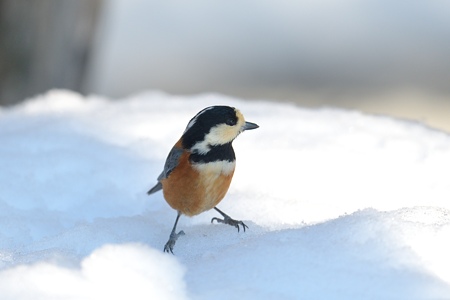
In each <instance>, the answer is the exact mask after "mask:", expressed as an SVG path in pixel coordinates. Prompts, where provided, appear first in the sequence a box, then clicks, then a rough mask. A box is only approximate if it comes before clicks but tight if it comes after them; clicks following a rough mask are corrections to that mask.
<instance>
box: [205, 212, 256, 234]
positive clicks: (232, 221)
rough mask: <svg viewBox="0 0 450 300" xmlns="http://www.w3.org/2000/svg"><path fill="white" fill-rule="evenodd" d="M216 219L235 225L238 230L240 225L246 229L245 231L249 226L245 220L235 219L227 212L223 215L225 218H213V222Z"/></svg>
mask: <svg viewBox="0 0 450 300" xmlns="http://www.w3.org/2000/svg"><path fill="white" fill-rule="evenodd" d="M214 221H217V223H223V224H228V225H231V226H234V227H236V228H237V230H238V232H239V225H241V226H242V228H243V229H244V232H245V228H248V226H247V225H245V224H244V222H242V221H237V220H234V219H232V218H230V217H229V216H227V215H225V214H224V216H223V219H219V218H212V219H211V223H213V222H214Z"/></svg>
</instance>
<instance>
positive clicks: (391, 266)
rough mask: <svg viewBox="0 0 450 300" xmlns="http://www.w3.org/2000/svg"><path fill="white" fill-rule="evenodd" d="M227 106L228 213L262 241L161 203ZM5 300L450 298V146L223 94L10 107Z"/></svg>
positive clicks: (0, 235) (414, 129) (433, 138)
mask: <svg viewBox="0 0 450 300" xmlns="http://www.w3.org/2000/svg"><path fill="white" fill-rule="evenodd" d="M214 104H225V105H232V106H235V107H237V108H239V109H240V110H241V111H242V112H243V114H244V116H245V117H246V119H247V120H248V121H251V122H255V123H257V124H258V125H259V126H260V128H259V129H257V130H254V131H249V132H245V133H243V134H242V135H241V136H239V137H238V138H237V140H236V141H235V142H234V148H235V152H236V156H237V169H236V172H235V176H234V178H233V182H232V185H231V188H230V191H229V193H228V194H227V196H226V198H225V199H224V201H223V202H221V203H220V205H219V207H220V208H221V209H222V210H223V211H225V212H226V213H227V214H229V215H230V216H232V217H233V218H235V219H239V220H243V221H244V222H245V223H246V224H247V225H248V226H249V230H247V231H246V232H245V233H244V232H242V231H241V232H239V233H238V232H237V230H236V229H235V228H233V227H231V226H225V225H222V224H211V223H210V220H211V218H212V217H214V216H216V215H217V214H216V213H215V212H214V211H210V212H206V213H204V214H201V215H199V216H196V217H193V218H188V217H182V218H181V219H180V222H179V227H178V228H179V229H180V230H181V229H182V230H184V231H185V233H186V235H185V236H182V237H180V238H179V240H178V242H177V244H176V245H175V249H174V253H175V255H171V254H167V253H163V251H162V248H163V246H164V244H165V242H166V241H167V239H168V236H169V233H170V230H171V228H172V226H173V222H174V221H175V216H176V213H175V212H174V211H173V210H172V209H171V208H170V207H169V206H168V205H167V204H166V203H165V201H164V199H163V196H162V193H158V194H155V195H152V196H150V197H149V196H147V195H146V191H147V190H148V189H149V188H150V187H152V186H153V184H154V183H155V182H156V177H157V176H158V175H159V173H160V171H161V169H162V167H163V164H164V160H165V158H166V155H167V153H168V151H169V150H170V148H171V147H172V145H173V144H174V143H175V141H176V140H177V139H178V138H179V135H180V134H181V133H182V131H183V130H184V128H185V126H186V124H187V122H188V121H189V120H190V118H192V116H194V115H195V114H196V113H197V112H198V111H200V110H201V109H203V108H204V107H206V106H209V105H214ZM0 141H1V142H0V166H1V168H0V191H1V193H0V298H1V299H103V298H105V299H106V298H107V299H124V298H130V299H144V298H145V299H211V298H215V299H230V298H242V299H299V298H300V299H446V298H450V258H449V255H448V253H450V245H449V243H448V237H449V236H450V202H449V201H448V199H449V196H450V185H449V184H448V178H449V175H450V174H449V170H450V136H449V135H448V134H446V133H444V132H440V131H437V130H433V129H431V128H428V127H426V126H424V125H422V124H420V123H416V122H412V121H406V120H397V119H392V118H389V117H387V116H381V115H380V116H370V115H364V114H361V113H359V112H357V111H346V110H339V109H334V108H321V109H305V108H301V107H298V106H295V105H290V104H279V103H271V102H265V101H242V100H239V99H232V98H228V97H225V96H221V95H213V94H210V95H200V96H195V97H183V96H171V95H166V94H163V93H158V92H148V93H142V94H139V95H135V96H130V97H128V98H127V99H123V100H118V101H112V100H109V99H104V98H101V97H96V96H90V97H86V98H85V97H82V96H81V95H78V94H76V93H73V92H69V91H61V90H55V91H50V92H48V93H47V94H45V95H41V96H38V97H35V98H33V99H29V100H27V101H26V102H24V103H23V104H20V105H17V106H15V107H11V108H2V109H0Z"/></svg>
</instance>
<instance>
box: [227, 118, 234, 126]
mask: <svg viewBox="0 0 450 300" xmlns="http://www.w3.org/2000/svg"><path fill="white" fill-rule="evenodd" d="M225 124H227V125H230V126H234V125H236V119H234V118H228V119H227V120H226V121H225Z"/></svg>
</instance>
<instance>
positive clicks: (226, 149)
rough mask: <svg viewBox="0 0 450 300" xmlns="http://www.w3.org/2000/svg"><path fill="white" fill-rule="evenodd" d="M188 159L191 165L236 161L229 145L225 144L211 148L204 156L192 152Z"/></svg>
mask: <svg viewBox="0 0 450 300" xmlns="http://www.w3.org/2000/svg"><path fill="white" fill-rule="evenodd" d="M189 159H190V161H191V163H209V162H215V161H229V162H233V161H235V160H236V156H235V154H234V150H233V147H232V146H231V143H227V144H224V145H217V146H211V149H210V150H209V151H208V153H205V154H199V153H196V152H194V153H192V154H191V155H190V156H189Z"/></svg>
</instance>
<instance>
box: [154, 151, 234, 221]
mask: <svg viewBox="0 0 450 300" xmlns="http://www.w3.org/2000/svg"><path fill="white" fill-rule="evenodd" d="M230 164H231V165H230ZM233 173H234V162H233V163H230V162H223V164H221V163H220V162H214V163H210V164H204V165H194V166H193V165H192V164H191V163H190V162H189V152H185V153H183V154H182V155H181V157H180V161H179V165H178V166H177V168H175V169H174V170H173V171H172V172H171V173H170V175H169V176H168V178H165V179H163V180H162V181H161V183H162V185H163V193H164V198H165V199H166V201H167V203H168V204H169V205H170V206H171V207H172V208H173V209H175V210H177V211H179V212H181V213H183V214H185V215H187V216H194V215H197V214H200V213H202V212H204V211H206V210H209V209H211V208H213V207H215V206H216V205H217V204H218V203H219V202H220V201H221V200H222V199H223V198H224V197H225V194H226V193H227V191H228V188H229V186H230V183H231V179H232V177H233Z"/></svg>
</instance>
